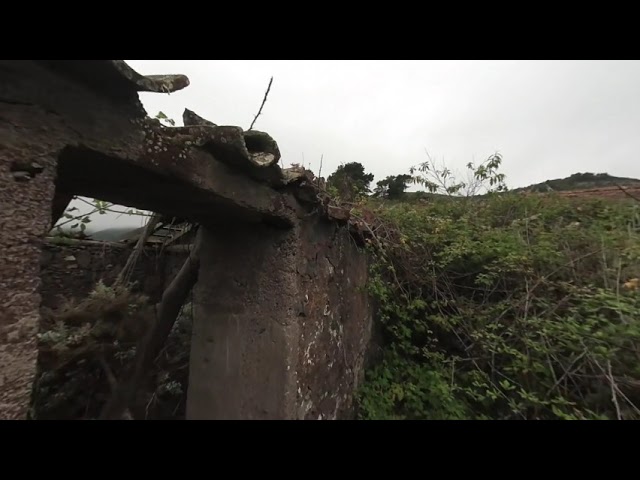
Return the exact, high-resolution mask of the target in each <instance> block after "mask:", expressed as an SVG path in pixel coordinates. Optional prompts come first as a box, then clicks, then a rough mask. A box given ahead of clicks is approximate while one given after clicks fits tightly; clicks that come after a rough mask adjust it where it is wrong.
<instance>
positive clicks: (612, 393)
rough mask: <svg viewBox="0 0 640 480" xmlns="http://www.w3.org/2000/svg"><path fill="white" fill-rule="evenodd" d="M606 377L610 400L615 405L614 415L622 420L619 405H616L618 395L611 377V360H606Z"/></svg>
mask: <svg viewBox="0 0 640 480" xmlns="http://www.w3.org/2000/svg"><path fill="white" fill-rule="evenodd" d="M607 370H608V372H607V377H609V383H610V384H611V401H612V402H613V404H614V405H615V407H616V416H617V417H618V420H622V414H621V413H620V405H618V396H617V395H616V389H617V388H618V387H617V386H616V381H615V380H614V379H613V373H612V372H611V360H607Z"/></svg>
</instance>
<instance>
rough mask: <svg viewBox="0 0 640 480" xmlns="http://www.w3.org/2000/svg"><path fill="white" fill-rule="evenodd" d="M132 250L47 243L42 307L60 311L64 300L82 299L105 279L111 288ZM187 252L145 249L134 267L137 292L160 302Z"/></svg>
mask: <svg viewBox="0 0 640 480" xmlns="http://www.w3.org/2000/svg"><path fill="white" fill-rule="evenodd" d="M131 251H132V248H131V247H124V246H120V245H118V244H109V243H105V244H103V245H100V244H96V243H90V244H89V243H82V242H80V243H76V244H73V245H59V244H52V243H45V244H44V246H43V251H42V255H41V257H40V268H41V286H40V294H41V296H42V305H43V306H44V307H48V308H57V307H59V306H60V305H61V302H62V301H63V299H64V298H76V299H81V298H83V297H85V296H86V295H88V294H89V292H90V291H91V289H92V288H93V287H94V286H95V285H96V283H97V282H98V281H100V280H102V281H103V282H104V283H105V284H107V285H110V284H111V283H112V282H113V281H114V280H115V279H116V277H117V275H118V273H120V271H122V268H123V267H124V265H125V263H126V261H127V258H128V257H129V255H130V254H131ZM186 258H187V253H186V252H173V251H164V252H162V253H160V252H159V251H157V250H155V249H151V248H149V249H145V250H144V251H143V252H142V254H141V255H140V257H138V261H137V263H136V265H135V267H134V270H133V273H132V276H131V281H133V282H135V284H136V286H135V288H134V289H135V290H136V291H139V292H142V293H144V294H145V295H147V296H148V297H149V299H150V301H152V302H154V303H155V302H158V301H159V300H160V297H161V296H162V292H163V291H164V288H165V287H166V286H167V285H168V283H169V282H170V281H171V279H172V278H173V277H174V276H175V274H176V273H177V272H178V270H179V269H180V267H181V266H182V264H183V262H184V260H185V259H186Z"/></svg>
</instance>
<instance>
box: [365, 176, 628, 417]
mask: <svg viewBox="0 0 640 480" xmlns="http://www.w3.org/2000/svg"><path fill="white" fill-rule="evenodd" d="M500 180H501V179H500ZM376 213H377V215H378V221H379V222H380V224H381V225H382V226H384V228H377V229H375V232H376V238H375V239H374V240H373V241H372V242H371V245H372V253H373V257H374V259H375V261H374V262H373V267H372V272H371V273H372V274H371V280H370V285H369V289H370V291H371V293H372V294H373V296H374V297H375V298H376V299H377V301H378V304H379V312H378V313H379V320H380V322H381V324H382V327H383V331H384V355H383V359H382V360H381V362H380V363H379V364H378V365H376V366H374V367H373V368H372V369H370V370H369V371H368V372H367V376H366V381H365V383H364V385H363V387H362V389H361V391H360V396H359V399H360V406H359V407H360V408H359V411H360V416H361V418H364V419H391V418H396V419H460V418H465V419H615V418H622V419H636V418H640V410H639V409H638V407H637V406H638V405H640V361H639V360H640V348H639V347H638V340H639V339H640V295H639V292H638V291H637V290H636V287H637V278H638V277H640V229H639V227H640V208H639V205H637V204H629V203H606V202H602V201H589V202H584V201H581V202H576V201H575V200H574V201H571V200H568V199H563V198H558V197H554V196H552V195H545V196H540V195H538V196H524V195H519V194H509V193H501V194H498V193H489V194H488V195H484V196H482V197H469V198H459V197H456V198H450V199H448V198H444V199H442V198H436V197H434V198H433V199H432V200H430V201H429V202H428V203H425V204H403V203H396V204H387V205H385V206H384V207H378V209H377V212H376ZM634 279H635V280H634Z"/></svg>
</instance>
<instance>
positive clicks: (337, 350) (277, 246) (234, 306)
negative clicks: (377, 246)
mask: <svg viewBox="0 0 640 480" xmlns="http://www.w3.org/2000/svg"><path fill="white" fill-rule="evenodd" d="M224 232H225V233H224V234H222V235H221V234H213V233H210V232H209V233H207V234H206V236H205V237H204V240H205V241H204V242H203V249H202V253H201V264H200V265H201V269H200V276H199V279H198V284H197V285H196V288H195V293H194V327H193V338H192V343H191V361H190V378H189V392H188V396H187V397H188V398H187V418H188V419H319V418H326V419H335V418H346V417H349V416H350V415H351V413H352V402H353V394H354V390H355V388H356V387H357V385H358V382H359V380H360V378H361V375H362V370H363V369H362V365H363V361H364V355H365V350H366V347H367V344H368V341H369V338H370V335H371V333H370V332H371V311H370V307H369V304H368V300H367V295H366V293H365V292H364V291H363V288H362V287H364V284H365V282H366V275H367V264H366V257H365V255H364V254H363V253H362V252H361V251H360V250H358V249H357V248H356V246H355V245H354V243H353V241H352V240H351V238H350V236H349V234H348V232H347V230H346V228H345V227H339V226H337V225H336V224H332V223H329V222H324V221H323V220H321V219H318V218H317V217H312V218H309V219H308V220H307V221H306V222H303V223H302V224H301V225H300V227H299V228H296V229H292V230H290V231H282V230H276V229H273V228H272V227H268V226H257V225H254V226H249V225H247V226H238V225H235V226H234V228H233V229H231V228H229V229H224Z"/></svg>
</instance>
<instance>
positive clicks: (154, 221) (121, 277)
mask: <svg viewBox="0 0 640 480" xmlns="http://www.w3.org/2000/svg"><path fill="white" fill-rule="evenodd" d="M159 221H160V215H158V214H157V213H154V214H153V215H152V216H151V218H149V221H148V222H147V225H146V226H145V227H144V231H143V232H142V235H140V238H139V239H138V241H137V243H136V245H135V247H133V251H132V252H131V255H129V258H128V259H127V263H126V264H125V266H124V267H123V268H122V271H121V272H120V273H119V274H118V278H116V281H115V282H114V284H113V285H114V286H119V285H122V284H123V283H128V282H129V279H130V278H131V274H132V272H133V268H134V267H135V264H136V262H137V260H138V257H139V256H140V252H142V250H143V249H144V245H145V243H146V242H147V240H148V239H149V237H150V236H151V234H152V233H153V230H154V229H155V228H156V225H158V222H159Z"/></svg>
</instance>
